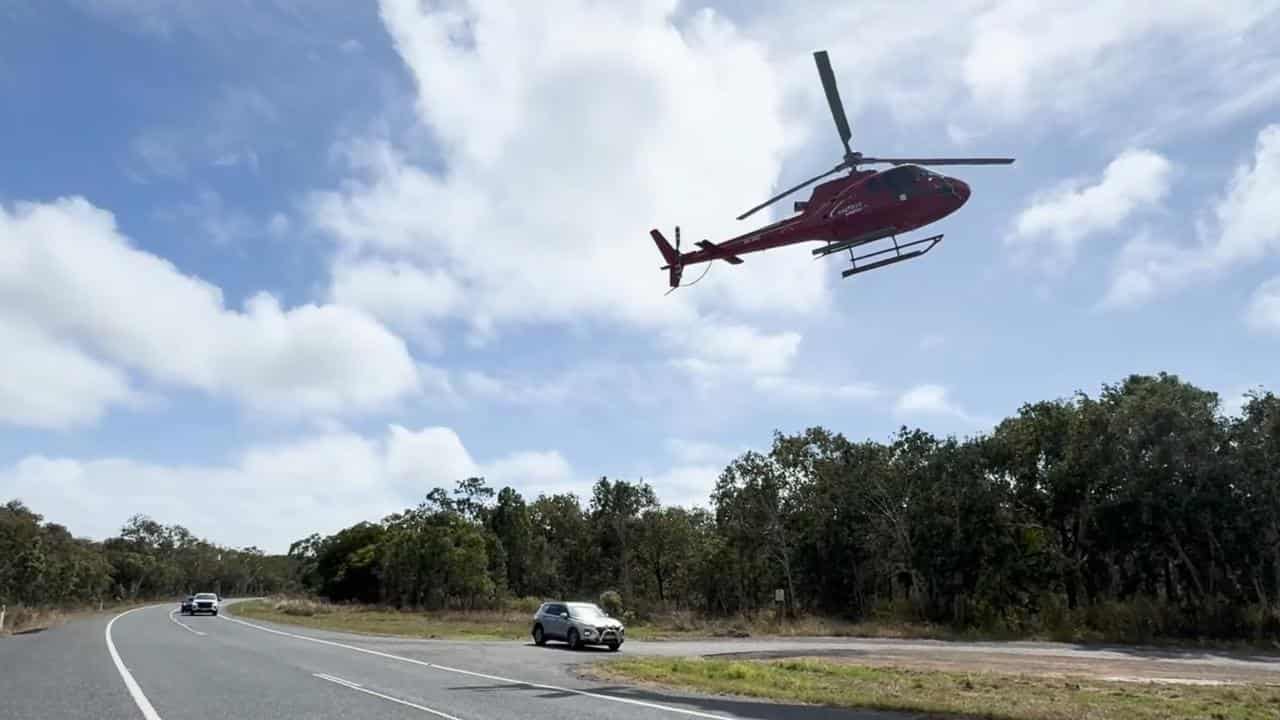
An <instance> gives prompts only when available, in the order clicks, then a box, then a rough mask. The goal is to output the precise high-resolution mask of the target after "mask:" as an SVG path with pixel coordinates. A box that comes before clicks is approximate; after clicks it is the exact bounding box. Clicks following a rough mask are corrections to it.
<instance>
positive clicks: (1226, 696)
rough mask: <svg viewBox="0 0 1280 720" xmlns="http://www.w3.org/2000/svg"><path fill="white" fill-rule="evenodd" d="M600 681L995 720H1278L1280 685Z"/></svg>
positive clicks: (766, 670)
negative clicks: (1267, 719)
mask: <svg viewBox="0 0 1280 720" xmlns="http://www.w3.org/2000/svg"><path fill="white" fill-rule="evenodd" d="M593 674H594V675H595V676H596V677H598V678H600V679H604V680H626V681H633V682H642V683H652V684H657V685H661V686H667V687H678V688H683V689H688V690H695V691H699V692H704V693H712V694H729V695H738V696H743V697H754V698H766V699H770V700H779V701H790V702H799V703H806V704H817V705H831V706H837V707H847V708H867V709H879V710H904V711H911V712H923V713H943V714H956V715H964V716H969V717H979V718H992V719H993V720H1015V719H1016V720H1068V719H1070V720H1075V719H1076V718H1089V719H1091V720H1109V719H1111V718H1125V719H1126V720H1128V719H1130V718H1132V719H1135V720H1147V719H1150V720H1155V719H1156V718H1160V719H1162V720H1166V719H1167V720H1179V719H1183V718H1186V719H1190V718H1214V719H1221V720H1253V719H1254V718H1258V719H1261V718H1275V717H1276V716H1277V709H1280V687H1276V686H1261V685H1243V686H1230V687H1199V686H1184V685H1162V684H1137V683H1115V682H1105V681H1099V680H1090V679H1081V678H1060V677H1059V678H1053V677H1039V676H1028V675H1014V674H1000V673H962V672H937V671H921V670H907V669H901V668H892V667H875V668H872V667H865V666H860V665H856V664H850V663H835V662H825V661H821V660H812V659H799V660H774V661H763V660H745V661H729V660H707V659H701V658H624V659H620V660H616V661H612V662H608V663H601V664H599V665H597V666H596V667H595V668H594V669H593Z"/></svg>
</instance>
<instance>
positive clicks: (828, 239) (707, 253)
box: [680, 165, 969, 265]
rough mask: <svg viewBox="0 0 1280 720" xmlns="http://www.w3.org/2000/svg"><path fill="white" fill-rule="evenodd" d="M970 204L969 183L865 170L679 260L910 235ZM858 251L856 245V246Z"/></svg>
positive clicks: (910, 170)
mask: <svg viewBox="0 0 1280 720" xmlns="http://www.w3.org/2000/svg"><path fill="white" fill-rule="evenodd" d="M968 199H969V186H968V185H967V184H965V182H964V181H962V180H959V179H956V178H952V177H947V176H945V175H940V174H938V173H934V172H931V171H929V170H926V169H924V168H922V167H919V166H916V165H900V166H897V167H894V168H891V169H889V170H883V171H879V172H877V171H872V170H864V171H860V172H856V173H853V174H850V175H848V176H846V177H843V178H839V179H837V180H831V181H828V182H825V183H823V184H821V185H818V186H817V187H815V188H814V189H813V193H812V194H811V195H810V196H809V199H808V200H807V201H805V202H803V203H797V204H796V207H797V209H799V210H800V214H799V215H795V216H792V217H789V218H786V219H784V220H781V221H779V222H776V223H773V224H771V225H766V226H764V227H761V228H757V229H756V230H752V231H751V232H749V233H745V234H743V235H739V236H737V237H734V238H731V239H729V240H726V241H724V242H722V243H717V244H715V245H713V246H711V247H707V248H705V249H702V250H696V251H692V252H688V253H683V254H681V255H680V263H681V264H682V265H692V264H696V263H701V262H709V261H711V260H720V259H724V258H725V257H726V256H738V255H745V254H747V253H753V252H759V251H761V250H770V249H773V248H778V247H784V246H786V245H794V244H796V243H803V242H824V243H837V242H840V243H843V242H849V241H851V240H854V241H856V240H857V239H858V238H861V237H867V238H869V239H868V242H869V241H870V240H874V239H877V238H880V237H887V236H889V235H896V234H899V233H906V232H910V231H912V230H915V229H917V228H920V227H923V226H925V225H928V224H930V223H933V222H937V221H938V220H941V219H942V218H944V217H946V216H948V215H950V214H951V213H953V212H955V211H956V210H959V209H960V208H961V206H963V205H964V204H965V202H967V201H968ZM855 246H856V244H855Z"/></svg>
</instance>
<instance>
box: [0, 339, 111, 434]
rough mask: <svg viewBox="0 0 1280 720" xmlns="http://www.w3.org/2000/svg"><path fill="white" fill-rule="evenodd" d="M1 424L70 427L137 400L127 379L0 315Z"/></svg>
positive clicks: (84, 423) (90, 420) (93, 360)
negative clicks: (3, 350) (2, 355)
mask: <svg viewBox="0 0 1280 720" xmlns="http://www.w3.org/2000/svg"><path fill="white" fill-rule="evenodd" d="M0 348H5V352H4V359H3V360H0V423H9V424H12V425H26V426H29V427H38V428H71V427H76V426H81V425H89V424H92V423H95V422H97V421H98V419H99V418H101V417H102V415H103V414H104V413H105V412H106V411H107V408H108V407H110V406H111V405H120V404H125V403H128V402H130V401H131V400H133V399H134V398H135V397H136V393H135V391H134V390H133V389H132V388H130V386H129V379H128V377H127V376H126V375H125V373H123V372H122V371H120V370H119V369H118V368H115V367H112V366H110V365H107V364H105V363H103V362H100V361H99V360H97V359H95V358H93V357H92V356H90V355H88V354H87V353H85V352H83V351H82V350H80V349H79V348H77V347H76V346H74V345H69V344H66V343H61V342H58V341H57V340H56V339H54V338H51V337H49V336H48V335H47V334H45V333H44V332H43V331H42V330H40V329H39V328H38V327H35V326H33V325H31V324H30V323H29V322H26V321H24V320H23V319H21V318H6V317H4V316H3V315H0Z"/></svg>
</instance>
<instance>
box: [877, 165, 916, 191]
mask: <svg viewBox="0 0 1280 720" xmlns="http://www.w3.org/2000/svg"><path fill="white" fill-rule="evenodd" d="M912 175H913V173H912V172H911V168H894V169H893V170H890V171H888V172H886V173H884V174H882V175H881V176H880V177H882V178H884V181H885V183H886V184H887V185H888V186H889V190H891V191H892V192H893V194H895V195H901V194H905V193H910V192H911V189H912V188H911V186H912V184H914V183H915V178H914V177H913V176H912Z"/></svg>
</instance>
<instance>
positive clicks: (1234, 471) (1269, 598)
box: [0, 373, 1280, 640]
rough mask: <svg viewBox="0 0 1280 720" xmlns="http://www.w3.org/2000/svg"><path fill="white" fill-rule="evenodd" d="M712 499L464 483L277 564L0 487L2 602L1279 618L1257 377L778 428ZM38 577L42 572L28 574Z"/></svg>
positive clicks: (1148, 383)
mask: <svg viewBox="0 0 1280 720" xmlns="http://www.w3.org/2000/svg"><path fill="white" fill-rule="evenodd" d="M709 501H710V502H709V506H708V507H707V508H705V509H704V508H698V507H689V508H686V507H679V506H667V505H663V504H661V503H660V502H659V499H658V497H657V495H656V493H655V491H654V489H653V488H652V487H651V486H650V485H649V484H648V483H647V482H645V481H643V480H639V481H634V482H633V481H629V480H622V479H610V478H607V477H605V478H601V479H600V480H599V481H597V482H596V483H595V485H594V487H593V488H592V490H591V493H590V495H589V496H588V497H583V498H580V497H578V496H576V495H574V494H569V493H562V494H539V495H538V496H537V497H534V498H531V499H529V498H525V497H523V496H522V495H521V494H520V493H519V492H517V491H516V490H515V489H513V488H511V487H504V488H501V489H497V490H495V489H494V488H492V487H490V486H489V485H488V484H487V483H486V482H485V480H484V479H483V478H467V479H463V480H461V481H459V482H458V483H457V485H456V486H455V487H454V488H452V489H444V488H435V489H432V490H430V491H429V492H427V493H426V495H425V497H424V499H423V501H422V502H421V503H419V504H418V505H417V506H416V507H412V508H406V509H404V510H403V511H401V512H398V513H394V514H392V515H389V516H387V517H384V518H381V519H379V520H376V521H373V520H370V521H364V522H360V523H357V524H355V525H352V526H351V527H348V528H345V529H343V530H341V531H339V532H337V533H334V534H332V535H328V536H322V535H319V534H314V535H311V536H310V537H307V538H304V539H301V540H299V541H297V542H295V543H293V544H292V546H291V547H290V549H289V552H288V554H287V556H276V557H272V556H265V555H262V554H261V553H257V552H255V551H253V550H252V549H250V550H245V551H225V550H224V551H221V552H222V553H223V554H222V557H223V558H231V559H232V561H231V562H229V563H228V562H224V561H215V560H213V559H212V556H211V555H210V553H211V552H214V551H213V549H212V547H213V546H210V545H208V544H202V543H199V542H198V541H194V540H191V539H190V538H189V534H186V533H185V531H181V529H180V528H165V527H163V526H159V525H156V524H155V523H152V522H151V521H149V520H146V519H136V518H135V521H131V524H130V525H129V526H127V527H126V528H125V531H124V532H122V534H121V536H120V537H119V538H113V539H111V540H108V541H106V542H105V543H102V544H95V543H91V542H88V541H83V540H73V539H72V538H71V537H70V536H69V535H67V534H66V531H65V529H62V528H60V527H58V526H54V525H44V526H40V525H39V522H38V518H37V521H36V522H35V523H34V524H32V522H30V521H26V525H24V527H26V528H27V530H25V531H23V532H26V533H28V535H29V536H34V535H32V534H33V533H34V534H35V535H40V537H42V538H44V539H42V540H41V541H40V547H41V548H44V549H42V550H40V551H38V552H35V554H34V555H33V554H32V551H30V550H29V548H30V547H31V545H30V544H29V542H28V541H21V540H19V541H14V540H13V538H14V537H16V536H15V535H14V534H13V531H12V530H11V527H13V526H14V522H15V521H14V520H13V519H12V518H15V517H18V518H20V517H24V516H23V513H24V512H26V513H27V516H30V514H29V511H25V510H24V509H22V508H21V506H17V507H16V508H15V506H14V504H13V503H11V504H10V505H9V506H7V508H6V510H4V511H0V593H7V594H8V595H6V596H7V597H15V595H14V593H28V595H27V597H36V598H48V599H51V600H61V599H63V598H68V597H82V596H93V595H94V594H95V593H102V592H114V593H116V594H128V593H134V594H135V595H136V594H140V593H142V594H145V593H147V592H160V591H177V590H178V589H179V588H183V589H185V588H186V587H188V585H187V583H189V581H190V580H191V579H192V578H193V577H197V576H198V577H199V579H200V581H201V582H208V581H210V580H211V579H212V578H213V577H214V576H213V575H208V574H207V573H218V572H225V573H230V574H228V575H226V576H217V577H219V581H220V582H223V583H225V584H224V585H223V587H225V588H227V592H230V591H231V589H232V588H235V589H236V591H237V592H239V591H240V589H249V588H256V590H249V591H250V592H271V591H272V590H273V589H276V588H293V589H300V590H304V591H306V592H309V593H312V594H314V595H317V596H321V597H325V598H328V599H330V600H332V601H336V602H360V603H378V604H385V605H389V606H393V607H398V608H408V609H442V608H453V609H468V608H471V609H475V608H497V607H504V606H506V605H507V604H508V603H509V602H510V601H511V600H512V599H513V598H525V599H527V600H529V601H530V602H532V601H535V600H538V599H549V598H578V599H583V598H595V597H598V596H599V595H600V594H601V593H603V592H605V591H616V592H617V593H618V594H620V596H621V599H622V603H623V606H624V607H625V608H626V612H627V614H628V617H631V618H637V619H639V618H643V617H644V616H646V615H649V614H653V613H662V612H668V611H689V612H696V613H702V614H706V615H714V616H733V615H743V616H752V615H754V614H756V613H760V612H762V611H769V612H771V611H773V610H774V609H775V605H774V599H775V592H776V591H777V590H779V589H781V590H783V597H784V604H783V608H782V609H783V610H784V611H785V612H787V613H789V614H799V613H811V614H821V615H826V616H833V617H843V618H848V619H852V620H859V619H867V618H885V617H888V618H893V619H896V620H911V621H923V622H932V623H938V624H945V625H949V626H953V627H957V628H984V629H987V630H1003V631H1009V632H1012V633H1028V632H1043V631H1047V632H1049V633H1051V634H1054V635H1058V634H1061V635H1062V636H1063V637H1079V636H1080V635H1081V634H1087V633H1095V634H1097V635H1100V636H1105V637H1109V638H1112V639H1127V640H1146V639H1151V638H1153V637H1158V636H1166V637H1168V636H1187V637H1203V636H1212V637H1219V638H1251V639H1260V638H1263V637H1275V636H1276V635H1277V634H1280V400H1278V399H1277V397H1276V396H1275V395H1273V394H1272V393H1270V392H1262V391H1256V392H1254V393H1252V394H1250V395H1249V396H1248V398H1247V402H1246V403H1245V404H1244V406H1243V409H1242V411H1241V413H1240V414H1238V415H1233V416H1227V415H1225V414H1224V413H1223V412H1222V410H1221V406H1220V401H1219V398H1218V396H1217V395H1216V394H1215V393H1213V392H1210V391H1206V390H1203V389H1201V388H1197V387H1195V386H1194V385H1192V384H1189V383H1186V382H1184V381H1182V380H1181V379H1179V378H1178V377H1177V376H1174V375H1169V374H1164V373H1162V374H1159V375H1156V376H1150V375H1133V376H1130V377H1127V378H1125V379H1124V380H1123V381H1121V382H1119V383H1117V384H1114V385H1112V384H1108V385H1103V386H1102V389H1101V392H1100V393H1098V394H1097V395H1096V396H1090V395H1088V394H1086V393H1084V392H1078V393H1076V394H1075V395H1073V396H1071V397H1068V398H1060V399H1056V400H1047V401H1041V402H1035V403H1028V404H1026V405H1024V406H1022V407H1021V408H1020V409H1019V410H1018V411H1017V413H1016V414H1015V415H1013V416H1012V417H1009V418H1007V419H1005V420H1003V421H1002V422H1000V423H999V424H998V425H996V426H995V427H994V428H993V429H992V431H991V432H989V433H984V434H980V435H977V436H974V437H967V438H963V439H958V438H955V437H938V436H935V435H933V434H930V433H928V432H925V431H923V430H920V429H908V428H905V427H903V428H900V429H899V430H898V431H897V432H896V433H895V434H894V435H893V436H892V437H891V438H889V439H888V441H887V442H878V441H874V440H862V441H854V440H850V439H848V438H846V437H845V436H843V435H841V434H839V433H836V432H832V431H830V430H827V429H824V428H820V427H814V428H809V429H807V430H804V431H803V432H799V433H796V434H791V435H785V434H781V433H775V435H774V437H773V441H772V444H771V446H770V447H769V448H768V450H767V451H759V452H756V451H752V452H747V453H744V454H742V455H741V456H739V457H737V458H736V459H734V460H733V461H732V462H731V463H730V464H729V465H728V466H727V467H726V468H724V470H723V472H722V473H721V474H720V476H719V478H718V480H717V482H716V484H715V487H714V490H713V491H712V493H711V495H710V497H709ZM18 524H22V523H21V522H19V523H18ZM32 527H34V528H36V530H32V529H31V528H32ZM6 543H8V544H6ZM179 548H185V550H180V549H179ZM24 552H25V553H26V554H25V555H24V554H23V553H24ZM54 557H56V558H58V560H57V561H56V562H55V561H53V560H52V558H54ZM24 558H25V559H24ZM36 558H49V559H41V560H37V559H36ZM36 567H40V568H43V570H42V572H43V573H44V575H40V577H46V578H48V579H47V580H42V581H41V583H42V584H32V583H31V582H29V580H28V579H29V578H31V577H35V576H37V575H39V573H38V572H36V570H34V569H33V568H36ZM215 568H216V569H215ZM200 573H206V574H205V575H200ZM24 578H27V579H24ZM254 583H256V585H255V584H254ZM37 587H38V588H41V589H40V590H38V591H37V590H34V589H33V588H37ZM42 593H43V594H42ZM77 594H79V595H77ZM525 604H526V605H527V604H528V603H527V602H526V603H525Z"/></svg>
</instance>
